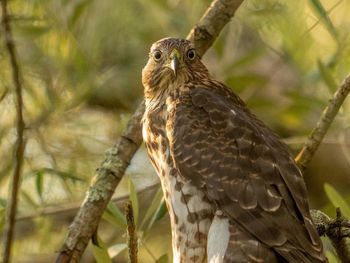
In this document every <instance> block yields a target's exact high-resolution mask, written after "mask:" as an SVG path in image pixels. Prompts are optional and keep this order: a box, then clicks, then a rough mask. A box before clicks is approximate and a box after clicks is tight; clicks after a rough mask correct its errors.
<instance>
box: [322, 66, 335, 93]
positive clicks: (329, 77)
mask: <svg viewBox="0 0 350 263" xmlns="http://www.w3.org/2000/svg"><path fill="white" fill-rule="evenodd" d="M317 66H318V71H319V72H320V76H321V78H322V79H323V81H324V82H325V83H326V85H327V87H328V89H329V91H330V92H331V93H333V92H335V91H336V90H337V88H338V84H337V82H336V81H335V79H334V77H333V74H332V72H331V70H330V69H329V68H328V67H327V66H326V65H324V64H323V62H322V61H321V60H318V61H317Z"/></svg>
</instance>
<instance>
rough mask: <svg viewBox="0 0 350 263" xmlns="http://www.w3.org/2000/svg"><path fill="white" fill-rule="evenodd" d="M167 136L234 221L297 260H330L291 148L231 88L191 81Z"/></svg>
mask: <svg viewBox="0 0 350 263" xmlns="http://www.w3.org/2000/svg"><path fill="white" fill-rule="evenodd" d="M167 137H168V138H169V143H170V150H171V154H172V157H173V160H174V163H175V165H176V167H177V169H178V170H179V173H180V174H181V175H182V176H184V177H186V179H189V180H191V181H192V182H193V183H194V184H195V185H197V186H199V187H204V189H205V191H206V193H207V196H208V198H209V199H210V200H212V201H215V202H216V204H217V206H218V207H219V208H220V209H221V210H223V211H224V212H225V214H226V215H227V216H228V217H229V218H231V219H232V220H234V222H236V223H237V224H238V225H240V226H242V227H243V228H244V229H245V230H246V231H248V232H249V233H250V234H251V235H252V236H254V237H256V238H257V239H258V240H260V241H261V242H263V243H264V244H266V245H267V246H271V247H273V249H274V250H275V251H276V252H277V253H279V254H280V255H281V256H282V257H284V258H285V259H286V260H288V261H290V262H296V260H298V262H325V258H324V256H323V254H322V245H321V241H320V239H319V237H318V236H317V232H316V230H315V228H314V227H313V225H312V221H311V219H310V214H309V207H308V203H307V199H306V196H307V193H306V188H305V185H304V182H303V180H302V177H301V175H300V172H299V170H298V169H297V167H296V165H295V163H294V161H293V160H292V158H291V155H290V153H289V152H288V150H287V148H286V146H285V145H284V144H282V143H281V142H280V141H279V140H278V138H277V136H276V135H274V134H273V133H272V132H271V131H270V130H269V129H268V128H266V127H265V126H264V125H263V124H262V123H261V122H260V121H258V120H257V119H256V118H255V116H254V115H252V114H251V113H250V112H249V111H248V110H247V109H246V107H245V105H244V104H243V103H242V101H241V100H240V99H239V98H238V97H236V96H235V95H234V94H231V93H230V91H229V90H228V89H226V88H224V87H222V86H221V85H220V84H218V83H216V82H212V83H211V87H204V86H201V85H191V86H190V87H189V90H188V92H187V93H184V94H182V95H181V97H179V98H177V102H176V106H175V108H174V109H173V110H172V111H171V112H170V113H169V116H168V123H167ZM296 231H298V234H297V235H296V234H295V232H296Z"/></svg>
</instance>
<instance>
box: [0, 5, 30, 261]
mask: <svg viewBox="0 0 350 263" xmlns="http://www.w3.org/2000/svg"><path fill="white" fill-rule="evenodd" d="M1 9H2V19H1V26H2V30H3V36H4V40H5V46H6V48H7V51H8V53H9V56H10V64H11V67H12V79H13V83H14V87H15V101H16V113H17V119H16V132H17V140H16V145H15V159H14V170H13V176H12V182H11V188H10V191H9V199H8V202H7V209H6V223H5V230H4V251H3V262H4V263H7V262H10V256H11V248H12V240H13V234H14V227H15V216H16V210H17V196H18V189H19V185H20V175H21V168H22V164H23V154H24V147H25V142H24V136H23V134H24V126H25V125H24V120H23V99H22V84H21V81H20V70H19V66H18V62H17V56H16V48H15V45H14V40H13V36H12V31H11V25H10V18H9V14H8V10H7V0H2V1H1Z"/></svg>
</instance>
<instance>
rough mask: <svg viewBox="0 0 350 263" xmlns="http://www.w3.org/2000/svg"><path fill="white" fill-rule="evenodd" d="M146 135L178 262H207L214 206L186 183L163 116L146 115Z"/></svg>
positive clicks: (201, 192)
mask: <svg viewBox="0 0 350 263" xmlns="http://www.w3.org/2000/svg"><path fill="white" fill-rule="evenodd" d="M145 114H146V115H145V117H144V119H143V127H142V133H143V138H144V141H145V144H146V147H147V150H148V154H149V156H150V159H151V162H152V164H153V166H154V168H155V170H156V172H157V174H158V176H159V178H160V181H161V185H162V189H163V193H164V196H165V200H166V204H167V207H168V211H169V215H170V219H171V228H172V239H173V241H172V244H173V253H174V262H178V263H180V262H205V260H206V254H207V252H206V249H207V237H208V231H209V228H210V225H211V222H212V220H213V217H214V211H213V205H212V204H211V203H210V202H209V201H208V200H207V199H206V197H205V195H204V193H203V191H202V190H201V189H198V188H197V187H196V186H194V185H193V184H192V183H191V182H190V181H188V180H185V179H183V178H184V176H182V175H181V174H179V172H178V170H177V169H176V167H175V165H174V163H173V159H172V157H171V152H170V148H169V143H168V140H167V137H166V133H165V122H164V121H163V120H162V119H161V118H160V116H162V114H164V113H159V112H158V114H157V115H158V116H156V118H155V116H154V117H153V116H152V114H149V113H147V112H146V113H145Z"/></svg>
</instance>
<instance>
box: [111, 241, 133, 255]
mask: <svg viewBox="0 0 350 263" xmlns="http://www.w3.org/2000/svg"><path fill="white" fill-rule="evenodd" d="M127 248H128V245H127V244H125V243H121V244H115V245H112V246H110V247H109V248H108V254H109V255H110V257H111V258H115V257H116V256H118V255H119V254H120V253H121V252H123V251H124V250H125V249H127Z"/></svg>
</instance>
